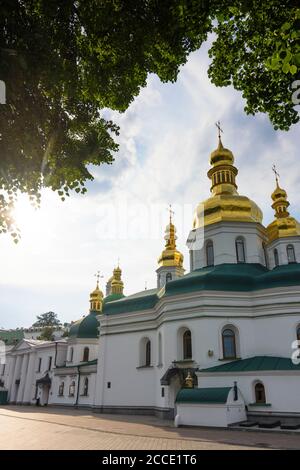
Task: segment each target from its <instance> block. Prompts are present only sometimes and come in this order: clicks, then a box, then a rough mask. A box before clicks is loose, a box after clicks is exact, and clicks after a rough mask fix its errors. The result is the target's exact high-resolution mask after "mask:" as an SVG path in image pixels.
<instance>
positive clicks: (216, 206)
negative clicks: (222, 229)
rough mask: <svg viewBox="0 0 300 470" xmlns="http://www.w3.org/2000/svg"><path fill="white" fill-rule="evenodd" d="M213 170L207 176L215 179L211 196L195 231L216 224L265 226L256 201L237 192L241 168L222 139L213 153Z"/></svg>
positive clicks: (198, 214)
mask: <svg viewBox="0 0 300 470" xmlns="http://www.w3.org/2000/svg"><path fill="white" fill-rule="evenodd" d="M210 164H211V168H210V170H209V171H208V173H207V176H208V177H209V179H210V180H211V193H212V195H211V197H210V198H209V199H207V200H206V201H204V202H203V203H200V204H199V205H198V207H197V209H196V213H195V217H194V224H193V228H198V227H203V226H206V225H210V224H214V223H216V222H222V221H226V222H227V221H230V222H256V223H260V224H261V223H262V218H263V214H262V211H261V210H260V208H259V207H258V206H257V205H256V204H255V202H254V201H252V200H251V199H249V198H248V197H246V196H241V195H239V193H238V191H237V184H236V176H237V174H238V170H237V168H236V167H235V166H234V156H233V153H232V152H231V150H228V149H226V148H224V147H223V144H222V141H221V137H220V136H219V144H218V148H217V149H216V150H214V151H213V152H212V153H211V156H210Z"/></svg>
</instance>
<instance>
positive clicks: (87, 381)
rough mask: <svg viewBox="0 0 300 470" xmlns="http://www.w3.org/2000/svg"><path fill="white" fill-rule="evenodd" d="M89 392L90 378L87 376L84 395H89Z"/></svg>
mask: <svg viewBox="0 0 300 470" xmlns="http://www.w3.org/2000/svg"><path fill="white" fill-rule="evenodd" d="M88 392H89V379H88V378H87V377H86V378H85V379H84V383H83V396H84V397H87V396H88Z"/></svg>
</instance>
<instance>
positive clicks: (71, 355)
mask: <svg viewBox="0 0 300 470" xmlns="http://www.w3.org/2000/svg"><path fill="white" fill-rule="evenodd" d="M73 354H74V348H70V355H69V361H70V362H73Z"/></svg>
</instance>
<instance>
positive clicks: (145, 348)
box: [139, 337, 152, 367]
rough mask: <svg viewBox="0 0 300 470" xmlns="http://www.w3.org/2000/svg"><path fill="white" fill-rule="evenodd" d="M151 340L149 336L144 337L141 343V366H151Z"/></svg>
mask: <svg viewBox="0 0 300 470" xmlns="http://www.w3.org/2000/svg"><path fill="white" fill-rule="evenodd" d="M151 355H152V352H151V341H150V339H149V338H147V337H145V338H142V339H141V341H140V343H139V367H150V366H151V360H152V358H151Z"/></svg>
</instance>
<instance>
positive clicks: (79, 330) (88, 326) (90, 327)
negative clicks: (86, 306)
mask: <svg viewBox="0 0 300 470" xmlns="http://www.w3.org/2000/svg"><path fill="white" fill-rule="evenodd" d="M97 315H98V312H90V313H89V314H88V315H87V316H86V317H83V318H81V319H80V320H78V321H76V322H75V323H73V324H72V326H71V328H70V331H69V338H99V326H100V323H99V321H98V320H97Z"/></svg>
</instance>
